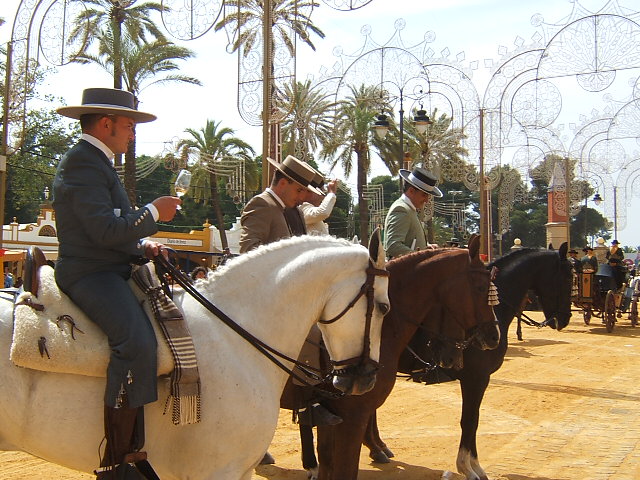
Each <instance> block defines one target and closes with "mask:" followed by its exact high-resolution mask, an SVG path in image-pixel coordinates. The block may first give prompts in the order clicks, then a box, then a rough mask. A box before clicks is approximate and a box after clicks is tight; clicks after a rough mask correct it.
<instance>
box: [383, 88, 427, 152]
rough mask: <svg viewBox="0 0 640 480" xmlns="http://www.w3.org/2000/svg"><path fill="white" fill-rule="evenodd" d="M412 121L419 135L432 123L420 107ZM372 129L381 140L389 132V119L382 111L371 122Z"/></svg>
mask: <svg viewBox="0 0 640 480" xmlns="http://www.w3.org/2000/svg"><path fill="white" fill-rule="evenodd" d="M402 102H403V98H402V89H400V146H401V147H402V144H403V143H404V110H403V109H402V108H403V107H402ZM413 123H414V125H415V126H416V130H417V131H418V133H419V134H420V135H424V134H425V132H426V131H427V127H428V126H429V125H432V124H433V122H432V121H431V119H430V118H429V116H428V115H427V112H426V110H423V109H422V108H421V109H420V110H418V111H417V112H416V115H415V116H414V117H413ZM373 130H374V131H375V132H376V136H377V137H378V138H379V139H380V140H382V139H384V138H385V137H386V136H387V133H389V120H387V116H386V115H385V114H384V113H381V114H380V115H378V116H376V121H375V122H374V124H373Z"/></svg>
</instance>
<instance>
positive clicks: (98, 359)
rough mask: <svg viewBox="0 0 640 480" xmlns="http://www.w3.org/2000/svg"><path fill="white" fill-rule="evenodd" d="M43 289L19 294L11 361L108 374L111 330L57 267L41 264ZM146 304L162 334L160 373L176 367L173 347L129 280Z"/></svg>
mask: <svg viewBox="0 0 640 480" xmlns="http://www.w3.org/2000/svg"><path fill="white" fill-rule="evenodd" d="M39 275H40V280H39V286H38V294H37V296H36V295H33V294H32V293H31V292H23V293H21V294H20V295H19V296H18V298H17V299H16V307H15V312H14V325H13V341H12V343H11V353H10V358H11V361H12V362H13V363H14V364H15V365H18V366H19V367H26V368H31V369H34V370H42V371H46V372H58V373H73V374H77V375H87V376H90V377H105V376H106V372H107V364H108V363H109V354H110V350H109V343H108V340H107V336H106V335H105V334H104V333H103V332H102V330H100V328H99V327H98V326H97V325H96V324H95V323H93V322H92V321H91V320H89V318H88V317H87V316H86V315H85V314H84V313H83V312H82V311H81V310H80V309H79V308H78V307H77V306H76V305H75V304H74V303H73V302H72V301H71V299H70V298H69V297H67V296H66V295H65V294H64V293H62V292H61V291H60V289H59V288H58V286H57V284H56V282H55V279H54V275H53V268H51V267H50V266H49V265H43V266H42V267H40V269H39ZM129 284H130V285H131V288H132V289H133V291H134V293H135V294H136V296H137V297H138V299H139V300H140V303H142V304H143V306H144V310H145V312H146V314H147V317H148V318H149V319H150V320H151V323H152V325H153V328H154V330H155V332H156V338H157V339H158V375H167V374H169V373H171V371H172V370H173V367H174V362H173V356H172V354H171V350H170V349H169V346H168V345H167V342H166V340H165V338H164V335H163V333H162V330H161V327H160V326H159V325H158V322H157V321H156V320H155V318H154V316H153V312H152V311H151V308H150V305H149V302H147V301H143V300H145V297H146V296H145V294H144V293H143V292H142V291H141V290H140V288H138V286H137V285H136V284H135V282H133V280H129Z"/></svg>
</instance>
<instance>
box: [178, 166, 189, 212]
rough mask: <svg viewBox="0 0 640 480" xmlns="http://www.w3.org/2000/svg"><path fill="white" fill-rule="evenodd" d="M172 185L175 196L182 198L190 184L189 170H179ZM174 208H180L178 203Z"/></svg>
mask: <svg viewBox="0 0 640 480" xmlns="http://www.w3.org/2000/svg"><path fill="white" fill-rule="evenodd" d="M174 186H175V190H176V196H177V197H179V198H182V197H183V196H184V195H185V194H186V193H187V191H189V187H190V186H191V172H190V171H189V170H180V173H178V177H177V178H176V183H175V184H174ZM176 208H177V209H178V210H182V208H181V207H180V205H178V206H177V207H176Z"/></svg>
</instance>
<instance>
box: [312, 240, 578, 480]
mask: <svg viewBox="0 0 640 480" xmlns="http://www.w3.org/2000/svg"><path fill="white" fill-rule="evenodd" d="M566 255H567V244H566V243H564V244H562V245H561V247H560V250H559V251H554V250H538V249H532V248H523V249H521V250H516V251H513V252H512V253H509V254H508V255H505V256H504V257H502V258H499V259H498V260H496V261H495V262H493V263H492V264H491V265H489V267H490V268H493V267H496V268H497V275H496V277H495V280H494V282H495V284H496V286H497V287H498V293H499V298H500V304H499V305H497V306H496V307H495V309H494V310H495V313H496V316H497V318H498V324H499V327H500V345H499V346H498V348H496V349H495V350H480V349H478V348H475V347H474V346H471V347H470V348H467V349H465V350H464V354H463V357H464V366H463V368H462V369H460V370H454V369H444V370H443V371H441V372H440V375H439V376H440V378H446V377H449V378H450V379H458V380H459V381H460V387H461V391H462V417H461V419H460V426H461V428H462V435H461V438H460V448H459V450H458V458H457V461H456V466H457V468H458V472H460V473H461V474H463V475H465V476H466V478H467V480H487V479H488V477H487V474H486V473H485V472H484V470H483V468H482V467H481V466H480V462H479V460H478V451H477V447H476V433H477V430H478V423H479V419H480V405H481V403H482V398H483V396H484V392H485V390H486V389H487V386H488V385H489V380H490V376H491V374H492V373H494V372H495V371H497V370H498V369H499V368H500V366H501V365H502V363H503V361H504V356H505V353H506V351H507V334H508V331H509V325H510V324H511V322H512V320H513V318H514V317H515V316H516V314H517V313H518V312H519V311H520V308H521V305H522V302H523V300H524V298H525V297H526V295H527V291H529V290H532V291H534V292H535V294H536V295H537V297H538V300H539V302H540V304H541V305H542V309H543V311H544V314H545V322H543V323H544V324H546V325H549V326H551V327H552V328H555V329H557V330H561V329H562V328H564V327H566V326H567V324H568V323H569V318H570V317H571V283H572V272H571V265H570V263H569V262H568V260H567V256H566ZM432 315H435V316H437V315H438V312H437V311H432V314H430V316H432ZM430 321H431V322H435V321H437V318H431V319H430ZM403 359H404V357H403ZM402 363H404V362H402ZM431 383H433V382H431ZM373 420H374V421H372V422H371V423H370V424H369V425H368V427H367V433H366V436H365V445H366V446H367V447H368V448H369V450H370V452H371V453H370V456H371V457H372V458H373V459H374V461H380V462H388V461H389V459H388V458H389V457H392V456H393V453H392V452H391V450H389V448H388V447H387V446H386V445H385V444H384V442H383V441H382V440H381V439H380V436H379V434H378V429H377V425H376V422H375V417H374V418H373ZM307 453H308V452H307Z"/></svg>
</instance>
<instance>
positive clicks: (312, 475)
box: [307, 467, 319, 480]
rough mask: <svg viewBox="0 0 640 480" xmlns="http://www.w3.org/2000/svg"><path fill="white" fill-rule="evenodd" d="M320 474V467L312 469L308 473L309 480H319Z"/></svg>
mask: <svg viewBox="0 0 640 480" xmlns="http://www.w3.org/2000/svg"><path fill="white" fill-rule="evenodd" d="M318 473H319V468H318V467H314V468H310V469H309V470H308V471H307V478H308V479H309V480H318Z"/></svg>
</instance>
